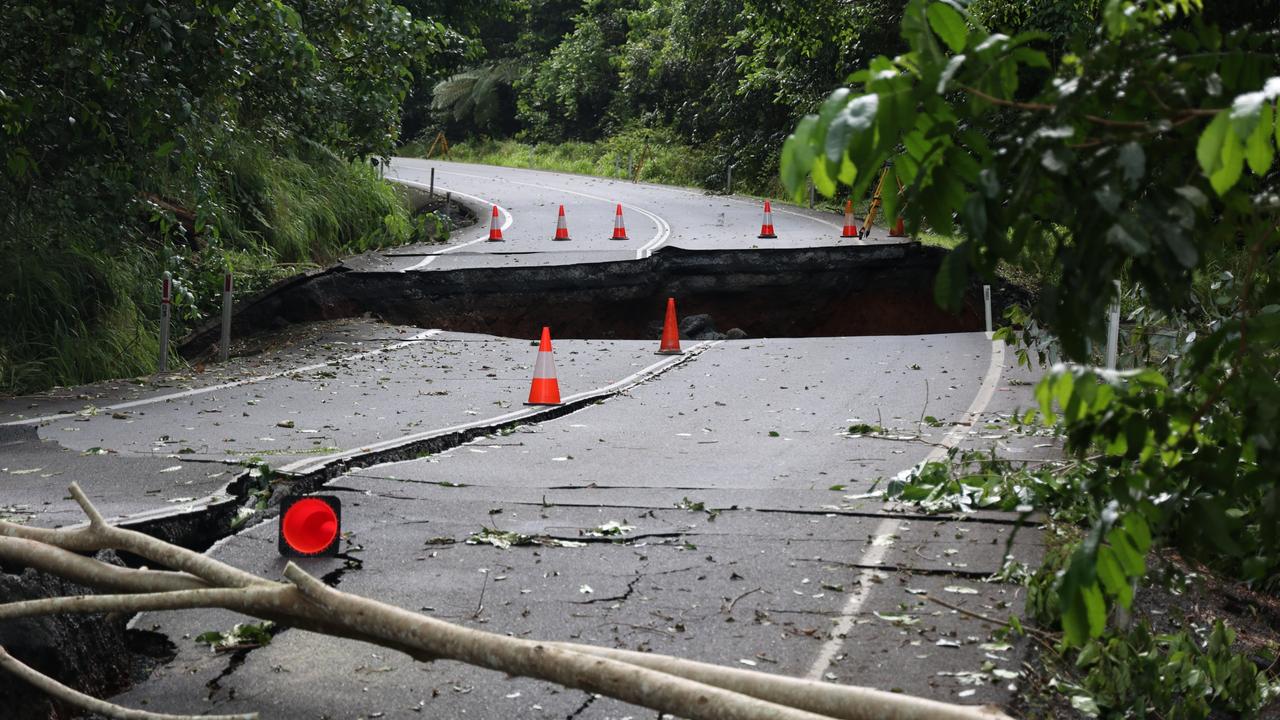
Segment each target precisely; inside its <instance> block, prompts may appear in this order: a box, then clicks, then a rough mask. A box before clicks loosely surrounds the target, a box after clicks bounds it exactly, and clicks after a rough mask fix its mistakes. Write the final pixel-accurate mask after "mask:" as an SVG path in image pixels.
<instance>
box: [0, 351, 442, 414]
mask: <svg viewBox="0 0 1280 720" xmlns="http://www.w3.org/2000/svg"><path fill="white" fill-rule="evenodd" d="M441 332H444V331H443V330H439V329H433V330H426V331H424V332H420V333H418V334H417V335H412V336H410V337H409V339H408V340H400V341H397V342H394V343H392V344H390V345H387V346H386V347H380V348H377V349H375V350H365V351H364V352H359V353H356V354H355V355H348V356H347V357H344V358H338V359H336V360H327V361H325V362H322V363H316V364H314V365H304V366H302V367H296V368H290V369H288V370H281V371H279V372H274V373H270V374H267V375H255V376H253V377H247V378H243V379H241V380H233V381H232V382H228V383H221V384H218V385H210V386H208V387H201V388H192V389H190V390H183V391H181V392H176V393H169V394H167V395H157V396H155V397H150V398H141V399H139V400H130V401H128V402H122V403H116V404H115V405H106V406H104V407H100V408H96V409H97V410H98V411H99V412H102V411H106V410H127V409H129V408H135V407H141V406H143V405H154V404H155V403H161V402H168V401H170V400H181V399H182V398H186V397H192V396H195V395H204V394H206V393H211V392H217V391H218V390H227V389H230V388H234V387H240V386H241V385H253V384H255V383H260V382H263V381H265V380H274V379H276V378H278V377H284V376H285V375H292V374H294V373H303V372H311V371H312V370H319V369H321V368H326V367H329V366H331V365H336V364H338V363H344V362H353V361H356V360H363V359H365V358H367V357H373V356H374V355H381V354H382V353H384V352H390V351H392V350H399V349H401V348H405V347H409V346H410V345H417V344H418V343H420V342H422V341H424V340H426V339H428V338H431V337H434V336H436V335H439V334H440V333H441ZM79 414H80V413H79V412H78V411H75V410H72V411H69V412H64V413H57V414H54V415H42V416H40V417H34V418H26V419H23V420H12V421H9V422H5V423H0V427H9V426H13V425H38V424H40V423H45V422H52V421H54V420H67V419H70V418H74V417H77V416H78V415H79Z"/></svg>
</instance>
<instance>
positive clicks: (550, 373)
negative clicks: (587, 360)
mask: <svg viewBox="0 0 1280 720" xmlns="http://www.w3.org/2000/svg"><path fill="white" fill-rule="evenodd" d="M559 404H560V383H558V382H556V363H555V360H553V359H552V356H551V328H549V327H544V328H542V342H541V343H539V344H538V360H537V362H535V363H534V364H533V386H532V387H530V388H529V401H528V402H526V403H525V405H559Z"/></svg>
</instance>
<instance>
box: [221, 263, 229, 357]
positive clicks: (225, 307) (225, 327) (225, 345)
mask: <svg viewBox="0 0 1280 720" xmlns="http://www.w3.org/2000/svg"><path fill="white" fill-rule="evenodd" d="M231 294H232V287H231V270H230V269H228V270H227V271H226V273H224V274H223V276H222V340H221V341H220V342H219V343H218V360H219V361H220V362H226V361H227V356H228V355H229V354H230V353H231Z"/></svg>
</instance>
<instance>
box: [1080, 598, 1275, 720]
mask: <svg viewBox="0 0 1280 720" xmlns="http://www.w3.org/2000/svg"><path fill="white" fill-rule="evenodd" d="M1206 634H1207V637H1205V635H1206ZM1235 639H1236V634H1235V631H1233V630H1232V629H1231V628H1230V627H1228V626H1227V625H1226V624H1224V623H1223V622H1221V621H1217V622H1215V623H1214V624H1213V627H1212V628H1205V629H1204V631H1200V632H1197V631H1193V630H1183V631H1181V632H1177V633H1171V634H1167V635H1157V634H1154V633H1152V632H1151V630H1150V628H1148V627H1147V626H1146V624H1142V623H1140V624H1138V625H1137V626H1136V627H1135V628H1133V629H1132V630H1130V631H1128V632H1126V633H1122V634H1117V635H1115V636H1113V637H1110V638H1107V639H1105V640H1091V641H1089V642H1088V643H1086V644H1085V645H1084V647H1083V648H1081V650H1080V653H1079V654H1078V655H1077V656H1076V661H1075V665H1076V667H1077V668H1079V669H1080V670H1082V671H1083V672H1084V677H1083V679H1082V680H1081V681H1080V682H1079V683H1078V684H1077V683H1063V684H1061V685H1060V686H1059V690H1060V691H1061V692H1062V693H1064V694H1065V695H1067V696H1068V697H1070V698H1071V701H1072V705H1073V706H1074V707H1075V708H1076V709H1077V710H1080V711H1081V712H1082V714H1084V715H1086V716H1090V717H1099V716H1101V717H1107V718H1130V717H1132V718H1146V717H1156V718H1167V719H1168V720H1191V719H1193V718H1194V719H1197V720H1198V719H1200V718H1207V717H1210V715H1211V713H1228V714H1230V716H1232V717H1254V716H1256V715H1257V713H1258V711H1259V710H1261V709H1262V708H1263V707H1265V706H1266V705H1267V703H1268V702H1270V701H1271V699H1273V698H1275V697H1280V683H1276V682H1274V681H1272V680H1270V679H1268V677H1267V674H1266V673H1265V672H1264V671H1262V670H1259V669H1258V668H1257V667H1256V666H1255V665H1254V664H1253V662H1252V660H1250V659H1249V658H1248V657H1247V656H1245V655H1242V654H1240V653H1238V652H1236V651H1235V649H1234V645H1235Z"/></svg>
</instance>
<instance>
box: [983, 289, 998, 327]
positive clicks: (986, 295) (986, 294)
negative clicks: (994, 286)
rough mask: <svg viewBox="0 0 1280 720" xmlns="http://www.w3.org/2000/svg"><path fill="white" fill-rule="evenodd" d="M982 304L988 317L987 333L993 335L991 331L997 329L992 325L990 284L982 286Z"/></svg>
mask: <svg viewBox="0 0 1280 720" xmlns="http://www.w3.org/2000/svg"><path fill="white" fill-rule="evenodd" d="M982 305H983V310H984V311H985V314H986V318H987V335H991V333H993V332H995V329H994V328H992V327H991V286H990V285H983V286H982Z"/></svg>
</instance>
